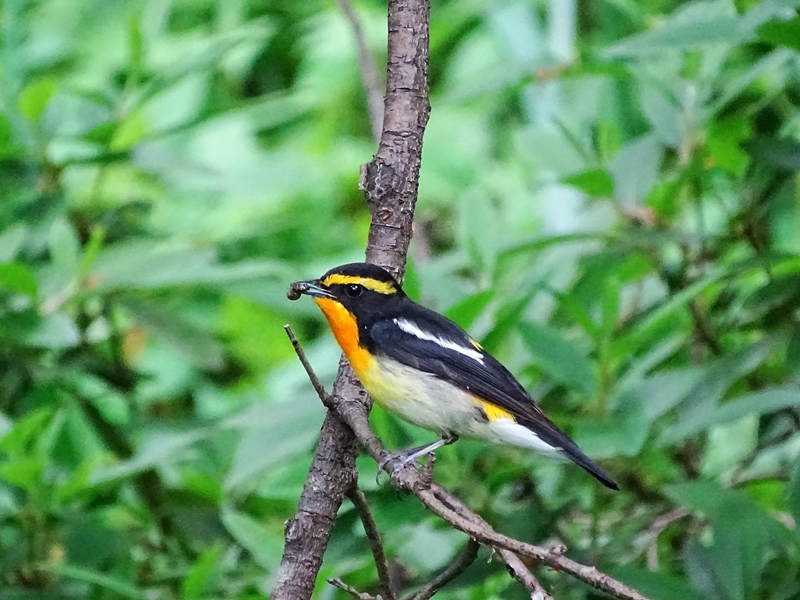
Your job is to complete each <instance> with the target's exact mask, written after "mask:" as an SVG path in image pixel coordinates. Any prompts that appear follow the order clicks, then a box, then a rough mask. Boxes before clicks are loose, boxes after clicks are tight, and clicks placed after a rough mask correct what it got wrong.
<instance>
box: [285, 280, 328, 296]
mask: <svg viewBox="0 0 800 600" xmlns="http://www.w3.org/2000/svg"><path fill="white" fill-rule="evenodd" d="M292 290H294V291H296V292H297V293H299V294H306V295H307V296H315V297H317V298H336V296H334V295H333V294H331V293H330V292H329V291H328V290H327V289H326V288H324V287H322V284H320V282H319V279H312V280H311V281H295V282H294V283H293V284H292Z"/></svg>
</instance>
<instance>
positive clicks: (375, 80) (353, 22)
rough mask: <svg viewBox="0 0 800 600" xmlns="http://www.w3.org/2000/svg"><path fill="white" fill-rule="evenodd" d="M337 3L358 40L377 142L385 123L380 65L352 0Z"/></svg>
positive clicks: (365, 91) (341, 0) (370, 113)
mask: <svg viewBox="0 0 800 600" xmlns="http://www.w3.org/2000/svg"><path fill="white" fill-rule="evenodd" d="M336 4H338V5H339V8H341V9H342V12H343V13H344V16H345V18H346V19H347V22H348V23H349V24H350V29H352V30H353V37H354V38H355V40H356V49H357V51H358V68H359V69H360V70H361V84H362V85H363V86H364V94H365V95H366V97H367V110H369V123H370V126H371V129H372V139H373V140H374V141H375V143H376V144H377V143H379V142H380V141H381V126H382V125H383V92H382V90H383V85H382V84H381V80H380V77H379V76H378V67H377V66H376V65H375V58H374V57H373V56H372V52H371V51H370V49H369V45H368V44H367V38H366V36H365V35H364V30H363V29H362V27H361V22H360V21H359V20H358V16H357V15H356V13H355V11H354V10H353V5H352V4H350V0H336Z"/></svg>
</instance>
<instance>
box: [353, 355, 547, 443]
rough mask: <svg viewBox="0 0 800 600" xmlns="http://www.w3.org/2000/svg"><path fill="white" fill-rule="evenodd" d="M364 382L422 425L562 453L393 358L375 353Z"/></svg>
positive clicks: (403, 415)
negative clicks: (375, 355) (490, 414)
mask: <svg viewBox="0 0 800 600" xmlns="http://www.w3.org/2000/svg"><path fill="white" fill-rule="evenodd" d="M378 372H380V373H381V376H380V377H378V376H377V373H378ZM361 382H362V383H363V384H364V387H365V388H366V389H367V391H368V392H369V394H370V396H372V398H373V399H374V400H375V401H376V402H377V403H378V404H380V405H381V406H382V407H383V408H385V409H386V410H388V411H389V412H392V413H394V414H396V415H397V416H399V417H401V418H403V419H405V420H406V421H409V422H411V423H413V424H415V425H418V426H419V427H423V428H425V429H430V430H433V431H436V432H438V433H445V432H452V433H455V434H458V435H461V436H466V437H473V438H479V439H485V440H489V441H491V442H494V443H501V444H511V445H514V446H522V447H524V448H531V449H533V450H536V451H538V452H543V453H545V454H551V455H552V454H559V451H558V449H556V448H553V447H552V446H550V445H549V444H546V443H545V442H543V441H542V440H541V439H539V436H537V435H536V434H535V433H533V432H532V431H531V430H530V429H528V428H527V427H523V426H522V425H520V424H518V423H516V422H515V421H514V420H513V419H508V418H502V419H494V420H491V421H490V420H488V419H487V418H486V416H485V415H484V414H483V411H482V410H481V406H480V405H479V404H478V402H477V401H476V399H475V398H474V397H473V396H472V395H471V394H469V393H467V392H465V391H463V390H461V389H460V388H458V387H456V386H454V385H453V384H450V383H447V382H445V381H442V380H441V379H439V378H437V377H434V376H433V375H431V374H429V373H424V372H422V371H418V370H417V369H412V368H411V367H408V366H406V365H404V364H402V363H400V362H397V361H395V360H392V359H389V358H386V357H377V358H376V361H375V363H374V364H373V367H372V368H371V369H369V372H368V373H362V374H361Z"/></svg>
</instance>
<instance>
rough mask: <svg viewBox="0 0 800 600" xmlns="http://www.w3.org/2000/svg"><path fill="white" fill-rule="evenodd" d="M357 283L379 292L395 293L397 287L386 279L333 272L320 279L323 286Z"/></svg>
mask: <svg viewBox="0 0 800 600" xmlns="http://www.w3.org/2000/svg"><path fill="white" fill-rule="evenodd" d="M353 283H355V284H357V285H363V286H364V287H365V288H366V289H368V290H370V291H373V292H377V293H379V294H387V295H388V294H395V293H397V288H395V287H394V284H392V283H390V282H388V281H378V280H377V279H370V278H369V277H357V276H355V275H338V274H336V273H334V274H333V275H328V276H327V277H326V278H325V279H323V280H322V285H324V286H328V287H330V286H332V285H350V284H353Z"/></svg>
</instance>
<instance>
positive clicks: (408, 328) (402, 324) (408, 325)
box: [394, 319, 483, 364]
mask: <svg viewBox="0 0 800 600" xmlns="http://www.w3.org/2000/svg"><path fill="white" fill-rule="evenodd" d="M394 323H395V325H397V326H398V327H399V328H400V329H402V330H403V331H405V332H406V333H409V334H411V335H413V336H414V337H415V338H418V339H420V340H427V341H429V342H433V343H434V344H438V345H439V346H441V347H442V348H447V349H448V350H453V351H455V352H458V353H459V354H463V355H464V356H469V357H470V358H472V359H474V360H477V361H478V362H479V363H481V364H483V355H482V354H481V353H480V352H478V351H477V350H475V349H474V348H467V347H466V346H462V345H461V344H459V343H458V342H455V341H453V340H448V339H445V338H443V337H441V336H438V335H435V334H433V333H430V332H428V331H424V330H422V329H420V328H419V327H417V326H416V325H414V323H412V322H411V321H408V320H406V319H394Z"/></svg>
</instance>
